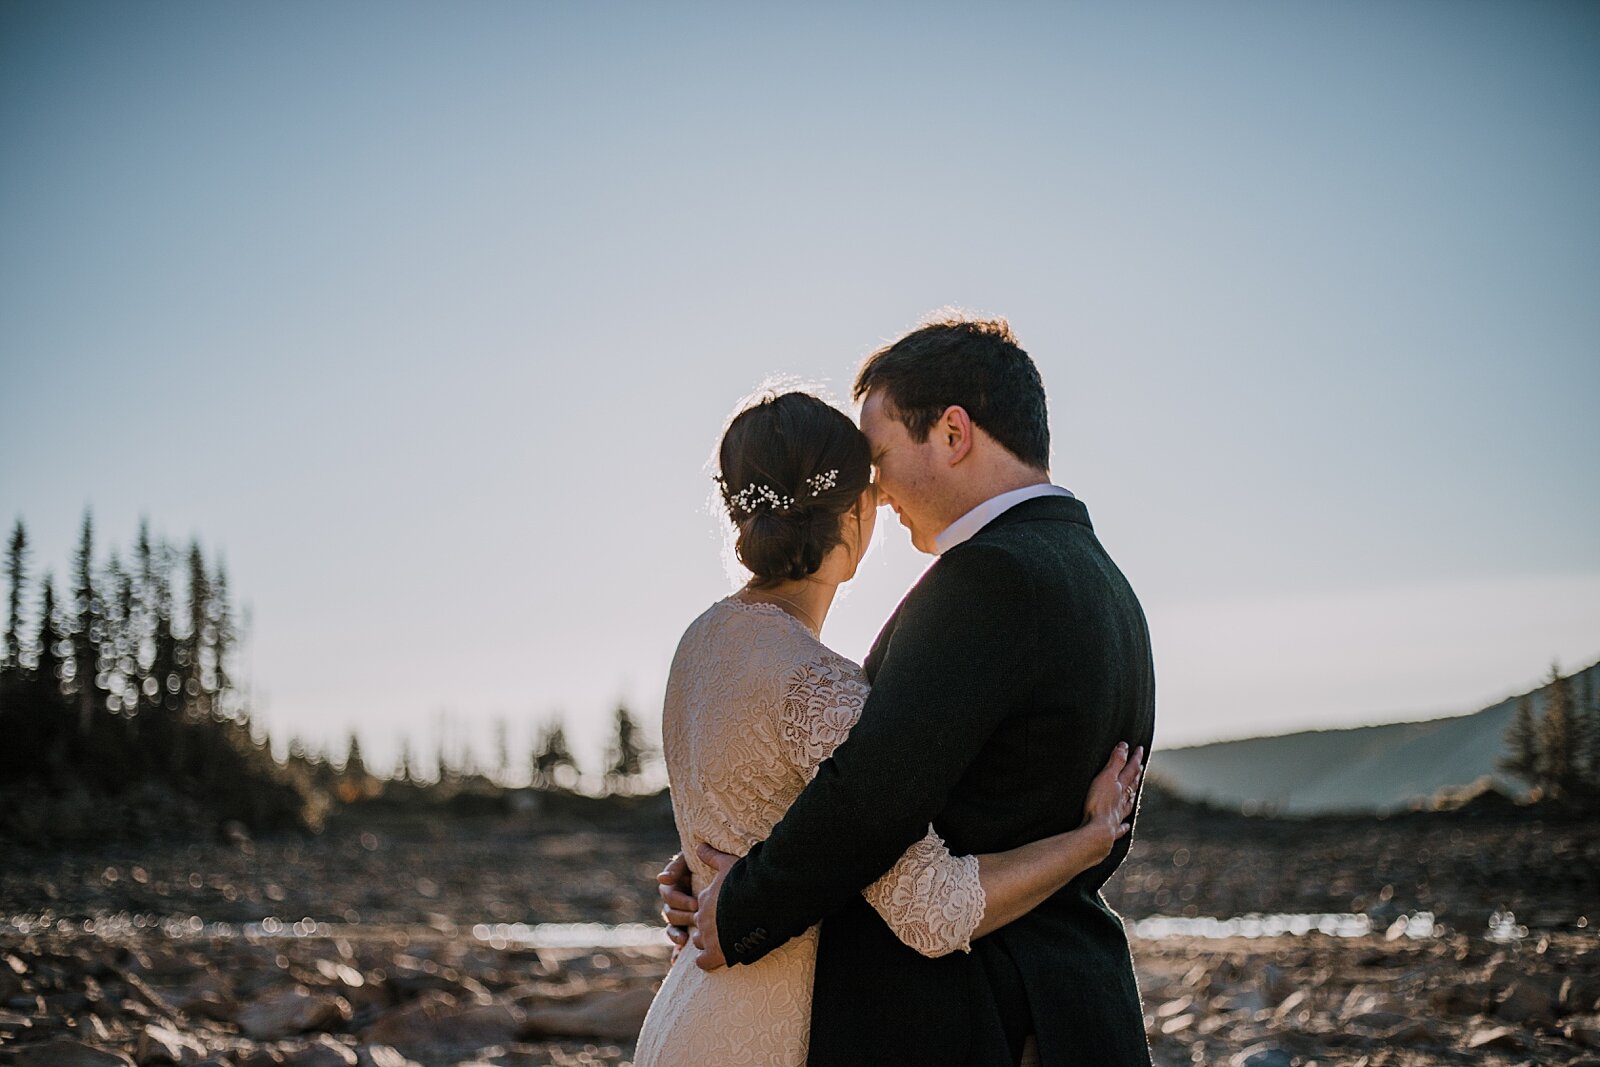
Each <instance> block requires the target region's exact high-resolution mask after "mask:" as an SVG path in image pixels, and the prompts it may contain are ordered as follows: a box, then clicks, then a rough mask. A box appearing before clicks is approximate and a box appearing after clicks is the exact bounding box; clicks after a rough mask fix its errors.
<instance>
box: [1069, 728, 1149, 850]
mask: <svg viewBox="0 0 1600 1067" xmlns="http://www.w3.org/2000/svg"><path fill="white" fill-rule="evenodd" d="M1143 770H1144V748H1143V747H1142V746H1141V747H1140V748H1138V749H1135V750H1134V753H1133V756H1132V758H1129V756H1128V743H1127V742H1126V741H1123V742H1121V743H1120V744H1118V745H1117V747H1116V748H1114V749H1112V750H1111V758H1110V759H1109V760H1107V761H1106V765H1105V766H1104V767H1103V768H1101V770H1100V773H1099V774H1097V775H1095V776H1094V781H1093V782H1090V783H1089V795H1088V797H1087V798H1086V799H1085V800H1084V802H1083V826H1082V827H1081V828H1082V829H1086V830H1090V831H1092V832H1094V833H1095V834H1096V835H1097V837H1098V839H1099V843H1100V844H1101V845H1103V846H1104V848H1105V855H1107V856H1109V855H1110V854H1111V849H1112V847H1113V846H1115V845H1116V843H1117V841H1118V839H1120V838H1121V837H1122V836H1123V835H1124V834H1126V833H1127V832H1128V831H1129V830H1131V829H1132V828H1133V824H1132V823H1131V822H1129V821H1128V820H1129V819H1131V818H1132V817H1133V807H1134V804H1135V802H1136V801H1137V800H1138V797H1139V778H1140V775H1141V773H1142V772H1143ZM1102 858H1103V857H1102Z"/></svg>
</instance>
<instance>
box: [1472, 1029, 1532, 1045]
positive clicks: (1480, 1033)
mask: <svg viewBox="0 0 1600 1067" xmlns="http://www.w3.org/2000/svg"><path fill="white" fill-rule="evenodd" d="M1522 1044H1523V1042H1522V1035H1521V1034H1519V1033H1518V1032H1517V1031H1516V1030H1514V1029H1513V1028H1511V1027H1509V1026H1496V1027H1492V1028H1487V1029H1480V1030H1475V1031H1473V1033H1472V1036H1470V1037H1468V1038H1467V1047H1468V1048H1469V1049H1513V1050H1514V1049H1520V1048H1521V1047H1522Z"/></svg>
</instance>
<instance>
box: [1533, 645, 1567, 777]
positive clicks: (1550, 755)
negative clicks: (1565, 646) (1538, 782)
mask: <svg viewBox="0 0 1600 1067" xmlns="http://www.w3.org/2000/svg"><path fill="white" fill-rule="evenodd" d="M1572 735H1573V729H1572V693H1571V686H1570V685H1569V684H1568V680H1567V679H1566V678H1563V677H1562V676H1561V668H1560V665H1559V664H1555V663H1552V664H1551V665H1550V681H1549V682H1548V683H1547V684H1546V685H1545V698H1544V717H1543V718H1542V719H1541V720H1540V723H1539V776H1540V778H1541V779H1542V780H1543V782H1544V784H1545V788H1546V789H1547V790H1549V791H1550V792H1551V793H1552V794H1555V795H1564V794H1566V793H1568V792H1569V791H1570V790H1571V789H1572V786H1573V784H1574V783H1573V780H1572V767H1573V761H1572V739H1573V738H1572Z"/></svg>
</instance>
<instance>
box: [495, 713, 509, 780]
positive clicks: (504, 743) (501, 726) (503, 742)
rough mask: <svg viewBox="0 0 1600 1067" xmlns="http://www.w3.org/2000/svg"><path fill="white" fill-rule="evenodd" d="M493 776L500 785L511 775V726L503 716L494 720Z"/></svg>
mask: <svg viewBox="0 0 1600 1067" xmlns="http://www.w3.org/2000/svg"><path fill="white" fill-rule="evenodd" d="M494 776H495V781H497V782H499V783H500V784H501V785H505V784H506V779H507V778H509V777H510V776H511V728H510V727H509V726H508V725H507V724H506V720H505V719H504V718H499V719H496V720H495V722H494Z"/></svg>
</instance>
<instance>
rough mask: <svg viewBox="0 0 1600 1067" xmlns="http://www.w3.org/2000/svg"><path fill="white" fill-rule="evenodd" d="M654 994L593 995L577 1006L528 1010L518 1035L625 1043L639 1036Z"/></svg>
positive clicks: (643, 991) (640, 991)
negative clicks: (594, 1038) (593, 1039)
mask: <svg viewBox="0 0 1600 1067" xmlns="http://www.w3.org/2000/svg"><path fill="white" fill-rule="evenodd" d="M654 999H655V993H654V992H653V991H652V990H650V989H648V988H642V989H625V990H619V991H617V992H609V991H608V992H603V993H593V994H590V995H588V996H585V997H583V998H582V999H581V1000H580V1001H579V1002H578V1003H563V1004H552V1005H547V1006H544V1007H536V1008H530V1009H529V1010H528V1018H527V1022H526V1024H525V1025H524V1026H523V1027H522V1032H521V1036H522V1037H525V1038H528V1037H598V1038H610V1039H613V1040H619V1041H626V1040H628V1039H630V1038H633V1037H635V1036H636V1035H637V1034H638V1033H639V1027H640V1026H642V1025H644V1017H645V1013H646V1012H648V1011H649V1010H650V1002H651V1001H652V1000H654Z"/></svg>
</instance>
